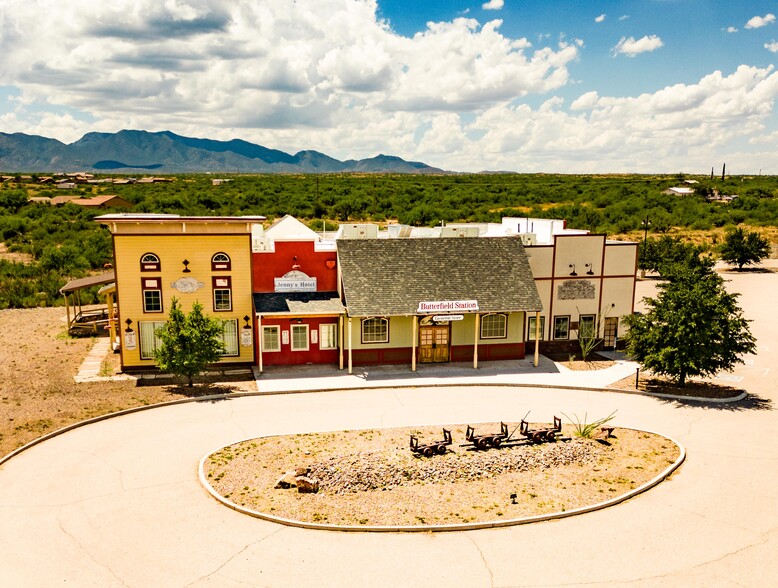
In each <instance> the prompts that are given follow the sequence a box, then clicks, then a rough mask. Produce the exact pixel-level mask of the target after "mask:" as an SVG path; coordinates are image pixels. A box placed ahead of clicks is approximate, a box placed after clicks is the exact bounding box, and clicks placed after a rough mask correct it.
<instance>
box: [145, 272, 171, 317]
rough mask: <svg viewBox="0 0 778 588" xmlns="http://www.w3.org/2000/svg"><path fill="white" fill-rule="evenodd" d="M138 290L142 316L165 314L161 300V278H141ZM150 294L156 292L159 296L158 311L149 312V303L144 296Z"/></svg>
mask: <svg viewBox="0 0 778 588" xmlns="http://www.w3.org/2000/svg"><path fill="white" fill-rule="evenodd" d="M140 290H141V299H142V302H143V313H144V314H160V313H162V312H165V304H164V302H163V300H162V278H141V279H140ZM151 292H156V293H157V295H158V296H159V310H149V305H148V302H149V301H148V300H147V299H146V294H147V293H151Z"/></svg>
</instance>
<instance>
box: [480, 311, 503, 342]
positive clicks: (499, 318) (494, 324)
mask: <svg viewBox="0 0 778 588" xmlns="http://www.w3.org/2000/svg"><path fill="white" fill-rule="evenodd" d="M507 336H508V316H507V315H505V314H485V315H484V316H482V317H481V339H505V337H507Z"/></svg>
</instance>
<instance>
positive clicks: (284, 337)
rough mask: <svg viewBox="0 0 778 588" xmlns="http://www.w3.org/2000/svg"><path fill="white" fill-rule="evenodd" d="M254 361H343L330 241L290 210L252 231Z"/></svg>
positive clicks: (261, 363) (340, 316) (333, 251)
mask: <svg viewBox="0 0 778 588" xmlns="http://www.w3.org/2000/svg"><path fill="white" fill-rule="evenodd" d="M251 263H252V269H253V272H252V274H253V283H252V291H253V297H254V310H255V313H256V333H257V345H256V349H257V365H258V366H259V369H260V371H262V370H263V368H264V366H266V365H299V364H316V363H332V364H340V365H341V367H342V365H343V355H342V350H341V349H342V346H341V345H340V342H341V341H342V339H343V336H342V331H343V316H344V314H345V308H344V306H343V304H342V303H341V300H340V295H339V294H338V270H337V251H336V248H335V243H334V242H332V241H324V240H323V239H322V238H321V237H320V236H319V235H318V234H317V233H315V232H314V231H312V230H311V229H309V228H308V227H306V226H305V225H304V224H303V223H301V222H300V221H298V220H297V219H296V218H294V217H291V216H285V217H284V218H282V219H280V220H279V221H277V222H276V223H274V224H273V225H272V226H271V227H270V228H269V229H267V231H265V232H264V234H256V235H253V236H252V253H251Z"/></svg>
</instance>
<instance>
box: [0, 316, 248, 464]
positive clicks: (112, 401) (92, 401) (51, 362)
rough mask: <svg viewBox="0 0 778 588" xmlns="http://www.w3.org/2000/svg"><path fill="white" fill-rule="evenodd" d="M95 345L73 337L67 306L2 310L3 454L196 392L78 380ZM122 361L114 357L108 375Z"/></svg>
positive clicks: (0, 408)
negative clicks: (104, 418)
mask: <svg viewBox="0 0 778 588" xmlns="http://www.w3.org/2000/svg"><path fill="white" fill-rule="evenodd" d="M93 343H94V340H93V339H92V338H89V337H85V338H71V337H69V336H68V335H67V332H66V319H65V309H64V308H63V307H54V308H34V309H6V310H0V456H2V455H5V454H7V453H9V452H11V451H13V450H14V449H16V448H18V447H20V446H22V445H24V444H25V443H27V442H29V441H32V440H33V439H35V438H37V437H40V436H41V435H45V434H47V433H50V432H52V431H55V430H57V429H59V428H61V427H64V426H66V425H69V424H72V423H76V422H78V421H82V420H84V419H88V418H91V417H95V416H98V415H101V414H106V413H110V412H114V411H117V410H122V409H125V408H130V407H134V406H142V405H146V404H153V403H156V402H164V401H166V400H175V399H179V398H182V397H183V396H185V395H187V394H190V393H191V391H188V390H186V389H182V388H179V387H176V386H171V385H167V386H162V385H156V386H137V387H136V385H135V382H134V381H122V382H99V383H89V384H76V383H75V382H74V381H73V376H75V375H76V374H77V373H78V368H79V367H80V366H81V362H82V361H83V360H84V358H85V357H86V355H87V353H88V352H89V350H90V349H91V347H92V345H93ZM118 365H119V362H118V356H113V357H112V358H110V360H109V361H108V362H106V364H105V366H104V370H105V374H106V375H108V374H109V373H110V372H112V371H113V370H114V369H118ZM252 383H253V381H252ZM197 392H198V393H202V389H197Z"/></svg>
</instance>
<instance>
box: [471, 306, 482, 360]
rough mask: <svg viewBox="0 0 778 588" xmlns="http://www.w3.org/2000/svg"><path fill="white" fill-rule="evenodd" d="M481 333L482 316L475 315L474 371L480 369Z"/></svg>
mask: <svg viewBox="0 0 778 588" xmlns="http://www.w3.org/2000/svg"><path fill="white" fill-rule="evenodd" d="M480 331H481V315H480V314H478V313H476V315H475V337H474V344H473V369H474V370H477V369H478V335H479V333H480Z"/></svg>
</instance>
